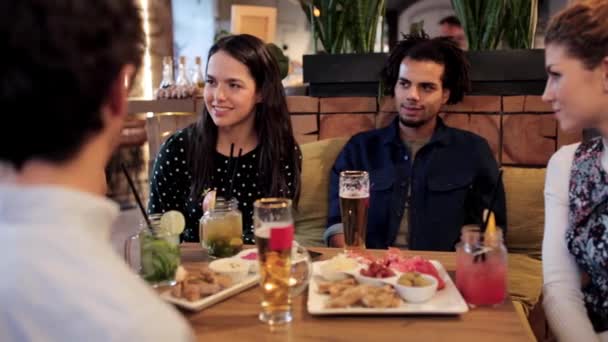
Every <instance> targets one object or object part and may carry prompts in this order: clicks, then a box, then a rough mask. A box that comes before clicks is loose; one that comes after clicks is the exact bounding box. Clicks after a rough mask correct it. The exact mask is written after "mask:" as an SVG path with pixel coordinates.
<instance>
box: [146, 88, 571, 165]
mask: <svg viewBox="0 0 608 342" xmlns="http://www.w3.org/2000/svg"><path fill="white" fill-rule="evenodd" d="M182 101H183V100H182ZM287 105H288V107H289V111H290V113H291V122H292V126H293V130H294V134H295V136H296V139H297V140H298V142H299V143H300V144H304V143H307V142H311V141H316V140H321V139H328V138H334V137H349V136H352V135H353V134H356V133H359V132H363V131H366V130H370V129H374V128H381V127H385V126H386V125H388V124H389V123H390V122H391V121H392V120H393V119H394V118H395V116H396V110H395V106H394V102H393V99H392V98H389V97H385V98H382V99H380V101H378V100H377V99H376V98H375V97H339V98H316V97H308V96H289V97H288V98H287ZM167 106H168V103H164V104H163V108H165V107H167ZM195 107H196V103H195ZM198 107H200V106H198ZM441 116H442V117H443V118H444V120H445V121H446V123H447V124H448V125H449V126H452V127H457V128H461V129H464V130H468V131H471V132H474V133H476V134H479V135H481V136H482V137H484V138H485V139H486V140H487V141H488V142H489V144H490V147H491V148H492V150H493V151H494V154H495V157H496V159H497V160H498V161H499V162H501V163H502V164H505V165H520V166H545V165H546V164H547V162H548V160H549V158H550V157H551V155H552V154H553V153H554V152H555V151H556V150H557V149H558V148H559V147H561V146H562V145H566V144H571V143H573V142H577V141H580V139H581V136H582V135H581V134H580V133H577V134H566V133H564V132H562V131H560V129H559V127H558V124H557V122H556V120H555V118H554V117H553V115H552V114H551V108H550V107H549V106H548V105H547V104H545V103H544V102H542V101H541V99H540V97H539V96H504V97H501V96H468V97H465V99H464V101H463V102H462V103H459V104H457V105H451V106H445V108H443V111H442V114H441ZM194 120H196V115H195V114H190V115H175V116H166V115H163V116H155V117H153V118H149V119H148V136H149V139H148V140H149V142H150V155H151V156H155V155H156V153H157V151H158V146H159V145H160V143H162V142H163V141H164V140H165V139H166V138H167V137H168V136H169V134H170V133H172V132H174V131H175V130H176V129H180V128H182V127H184V126H186V125H187V124H189V123H191V122H193V121H194Z"/></svg>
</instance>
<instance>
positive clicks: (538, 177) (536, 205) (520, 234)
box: [503, 167, 545, 260]
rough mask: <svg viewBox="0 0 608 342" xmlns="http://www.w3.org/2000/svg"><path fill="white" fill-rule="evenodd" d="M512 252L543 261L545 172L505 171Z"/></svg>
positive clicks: (517, 169) (509, 168)
mask: <svg viewBox="0 0 608 342" xmlns="http://www.w3.org/2000/svg"><path fill="white" fill-rule="evenodd" d="M503 182H504V185H505V193H506V196H507V223H508V225H509V231H508V233H507V246H508V248H509V252H512V253H522V254H526V255H528V256H530V257H533V258H537V259H539V260H540V256H541V247H542V241H543V231H544V226H545V216H544V215H545V214H544V213H545V206H544V197H543V190H544V186H545V169H533V168H517V167H505V168H504V174H503Z"/></svg>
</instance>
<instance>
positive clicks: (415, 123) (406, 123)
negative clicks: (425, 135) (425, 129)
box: [399, 115, 435, 128]
mask: <svg viewBox="0 0 608 342" xmlns="http://www.w3.org/2000/svg"><path fill="white" fill-rule="evenodd" d="M433 119H435V116H431V117H430V118H423V119H420V120H408V119H406V118H404V117H403V116H401V115H399V122H400V123H401V124H402V125H403V126H405V127H410V128H418V127H421V126H424V125H425V124H427V123H428V122H430V121H431V120H433Z"/></svg>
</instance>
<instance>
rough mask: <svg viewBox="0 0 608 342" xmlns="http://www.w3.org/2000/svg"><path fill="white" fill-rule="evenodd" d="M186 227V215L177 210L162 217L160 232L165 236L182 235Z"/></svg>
mask: <svg viewBox="0 0 608 342" xmlns="http://www.w3.org/2000/svg"><path fill="white" fill-rule="evenodd" d="M185 227H186V219H185V218H184V215H183V214H182V213H180V212H179V211H177V210H169V211H167V212H166V213H164V214H163V216H161V217H160V230H161V231H162V233H164V234H168V235H177V234H181V232H183V231H184V228H185Z"/></svg>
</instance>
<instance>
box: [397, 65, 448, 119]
mask: <svg viewBox="0 0 608 342" xmlns="http://www.w3.org/2000/svg"><path fill="white" fill-rule="evenodd" d="M443 72H444V66H443V65H441V64H438V63H435V62H432V61H424V60H422V61H418V60H413V59H410V58H405V59H404V60H403V61H402V62H401V65H400V66H399V78H398V80H397V84H395V105H396V106H397V108H398V110H399V121H400V122H401V124H402V125H404V126H406V127H421V126H424V125H425V124H427V123H431V122H432V121H433V120H435V118H436V117H437V114H439V110H440V109H441V106H443V105H444V104H445V103H446V102H447V101H448V98H449V97H450V91H449V90H448V89H444V88H443V85H442V84H443V82H442V78H443Z"/></svg>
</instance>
